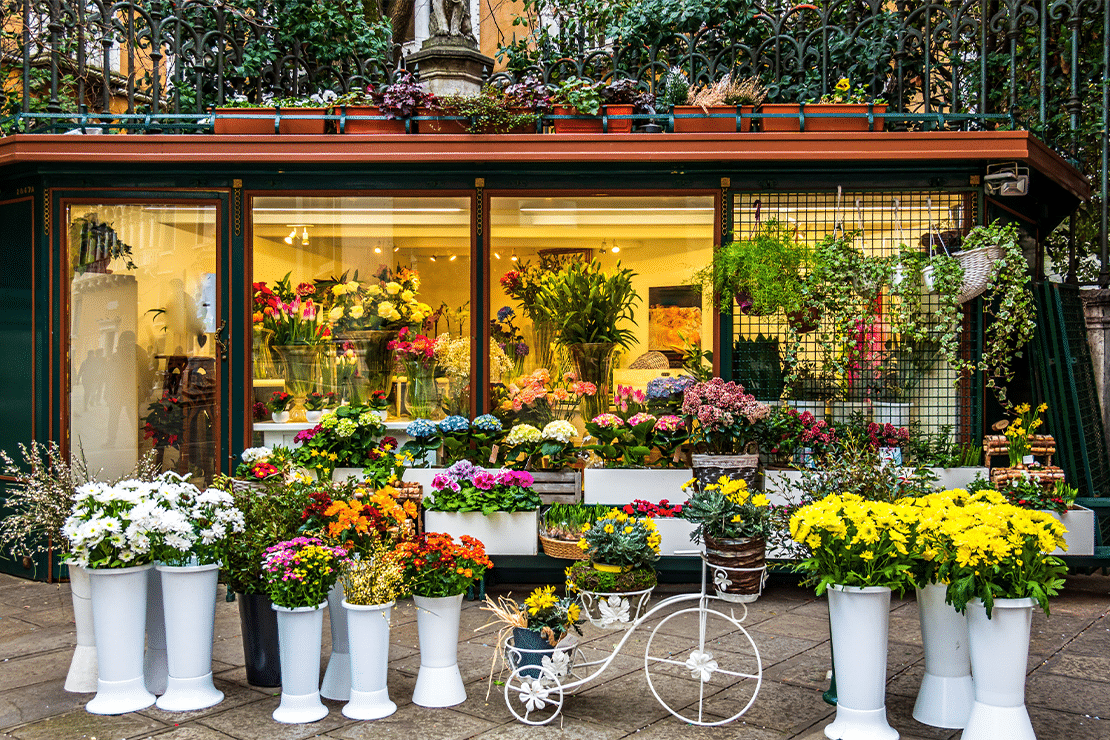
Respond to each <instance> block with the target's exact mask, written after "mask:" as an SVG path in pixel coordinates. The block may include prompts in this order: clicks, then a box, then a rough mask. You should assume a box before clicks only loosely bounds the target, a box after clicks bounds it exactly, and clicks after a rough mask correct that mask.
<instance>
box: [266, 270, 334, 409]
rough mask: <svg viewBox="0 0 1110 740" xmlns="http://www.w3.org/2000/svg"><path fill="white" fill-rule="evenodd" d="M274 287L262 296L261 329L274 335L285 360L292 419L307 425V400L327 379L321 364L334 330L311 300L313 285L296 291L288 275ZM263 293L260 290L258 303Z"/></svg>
mask: <svg viewBox="0 0 1110 740" xmlns="http://www.w3.org/2000/svg"><path fill="white" fill-rule="evenodd" d="M263 287H265V284H263ZM274 287H275V290H273V291H270V290H269V289H268V288H267V289H266V291H267V292H265V293H263V294H262V299H263V303H264V307H263V308H262V310H261V314H262V321H261V326H262V329H264V330H265V331H268V332H270V342H271V344H272V346H273V349H274V351H275V352H276V353H277V355H278V358H279V359H280V360H281V364H282V368H283V371H284V372H283V376H284V377H285V390H286V391H288V392H289V393H290V394H291V395H292V396H293V398H294V404H293V414H292V415H293V417H295V418H296V419H297V420H300V421H303V418H301V415H302V414H303V413H304V411H303V410H304V398H305V396H306V395H308V393H309V392H310V391H312V390H313V389H315V388H316V387H317V385H318V384H319V383H320V382H321V379H322V377H323V373H322V370H321V366H320V360H321V356H322V354H323V352H324V347H325V345H329V344H330V342H331V341H332V335H331V328H330V327H329V326H328V324H327V322H326V321H324V316H323V313H322V312H321V311H320V310H318V306H317V305H316V303H315V302H314V301H313V299H312V298H311V297H309V296H311V295H312V294H313V293H314V291H315V288H314V287H313V286H312V285H311V284H309V283H302V284H301V285H299V286H297V288H296V289H295V290H294V289H292V288H291V287H290V283H289V275H286V276H285V277H284V278H282V279H281V280H279V281H278V282H277V284H276V285H275V286H274ZM259 293H260V290H258V289H256V290H255V295H256V299H255V300H256V303H257V302H258V300H259V298H258V296H259ZM271 410H272V409H271Z"/></svg>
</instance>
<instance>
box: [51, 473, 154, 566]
mask: <svg viewBox="0 0 1110 740" xmlns="http://www.w3.org/2000/svg"><path fill="white" fill-rule="evenodd" d="M166 518H167V514H166V510H165V509H164V508H162V507H161V505H160V501H159V498H158V497H157V485H156V484H153V483H147V482H145V481H139V480H124V481H120V482H119V483H116V484H112V485H109V484H106V483H85V484H84V485H82V486H80V487H78V488H77V490H76V491H75V493H74V501H73V509H72V512H71V513H70V515H69V517H68V518H67V519H66V521H65V524H64V525H63V526H62V534H63V535H65V538H66V539H67V540H68V541H69V546H70V549H71V551H72V555H71V556H70V559H71V560H72V561H73V562H75V563H77V564H78V565H80V566H82V567H85V568H101V569H105V568H129V567H132V566H136V565H145V564H147V563H150V562H152V561H153V559H154V556H153V553H152V548H153V546H154V540H153V539H152V535H157V533H158V530H159V528H161V527H163V526H164V525H163V522H164V521H165V520H166Z"/></svg>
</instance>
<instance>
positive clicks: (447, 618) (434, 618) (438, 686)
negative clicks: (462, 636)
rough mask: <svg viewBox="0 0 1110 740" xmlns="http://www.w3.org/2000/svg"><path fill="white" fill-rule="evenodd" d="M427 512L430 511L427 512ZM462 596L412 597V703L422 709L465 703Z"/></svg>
mask: <svg viewBox="0 0 1110 740" xmlns="http://www.w3.org/2000/svg"><path fill="white" fill-rule="evenodd" d="M429 513H430V512H429ZM462 599H463V595H462V594H458V595H457V596H443V597H438V598H431V597H428V596H413V597H412V600H413V601H414V602H415V603H416V630H417V632H418V633H419V635H420V672H419V673H417V674H416V688H415V689H414V690H413V692H412V702H413V704H416V705H418V706H421V707H453V706H455V705H456V704H462V703H463V702H464V701H466V688H464V687H463V680H462V674H461V673H460V672H459V659H458V648H459V616H460V612H461V611H462Z"/></svg>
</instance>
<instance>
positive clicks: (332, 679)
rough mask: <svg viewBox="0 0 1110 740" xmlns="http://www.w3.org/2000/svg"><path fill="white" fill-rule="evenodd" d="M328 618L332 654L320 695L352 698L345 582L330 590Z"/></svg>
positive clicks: (344, 698)
mask: <svg viewBox="0 0 1110 740" xmlns="http://www.w3.org/2000/svg"><path fill="white" fill-rule="evenodd" d="M328 619H329V620H330V621H331V656H330V657H329V658H328V667H327V669H326V670H325V671H324V682H323V683H322V684H320V696H322V697H324V698H325V699H333V700H335V701H348V700H349V699H350V698H351V648H350V643H349V642H348V638H347V610H346V609H344V608H343V584H341V583H337V584H335V585H334V586H332V587H331V590H330V591H328Z"/></svg>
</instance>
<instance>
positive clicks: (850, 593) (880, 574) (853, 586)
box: [790, 493, 917, 740]
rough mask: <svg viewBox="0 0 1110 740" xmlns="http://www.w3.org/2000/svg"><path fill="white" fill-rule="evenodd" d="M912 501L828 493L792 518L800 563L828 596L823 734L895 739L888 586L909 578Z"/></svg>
mask: <svg viewBox="0 0 1110 740" xmlns="http://www.w3.org/2000/svg"><path fill="white" fill-rule="evenodd" d="M916 522H917V513H916V507H915V506H914V505H913V503H912V502H899V503H888V502H885V501H870V500H866V499H864V498H863V497H861V496H859V495H857V494H854V493H845V494H842V495H841V494H835V493H834V494H830V495H828V496H825V497H824V498H822V499H820V500H817V501H814V502H813V503H810V504H807V505H806V506H803V507H802V508H800V509H798V510H797V511H796V512H795V513H794V514H793V515H792V516H791V517H790V536H791V537H792V538H793V539H794V541H795V542H798V543H799V544H802V545H804V546H805V547H806V548H807V549H808V554H807V557H806V558H805V559H804V560H802V562H801V563H799V564H798V566H797V567H798V569H799V570H801V571H802V572H804V573H806V574H807V579H808V581H809V582H811V583H814V584H815V587H816V591H817V594H818V595H821V594H824V593H828V595H829V623H830V630H831V633H832V653H833V670H834V672H835V674H836V690H837V705H836V719H835V720H834V721H833V723H832V724H831V725H829V726H828V728H826V734H827V735H828V736H829V737H841V738H849V737H869V738H885V739H886V740H896V739H897V737H898V732H897V731H896V730H895V729H894V728H892V727H891V726H890V725H889V724H888V723H887V719H886V700H885V696H886V680H887V674H886V663H887V637H888V632H889V613H890V593H891V590H892V589H897V590H898V591H902V590H904V589H905V588H906V586H908V585H911V584H912V571H911V567H912V565H913V562H914V558H913V555H912V553H911V552H910V550H909V549H908V544H909V543H910V541H911V537H912V535H913V528H914V526H915V525H916Z"/></svg>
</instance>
